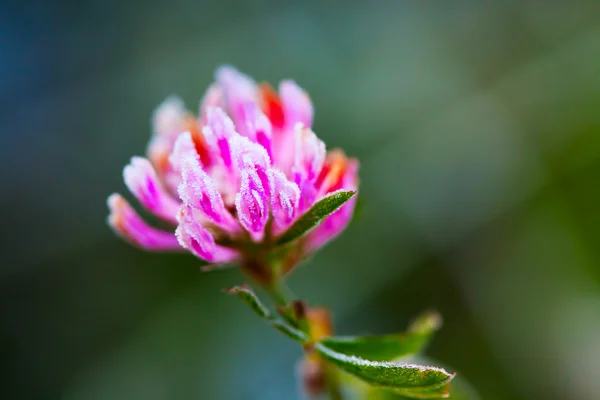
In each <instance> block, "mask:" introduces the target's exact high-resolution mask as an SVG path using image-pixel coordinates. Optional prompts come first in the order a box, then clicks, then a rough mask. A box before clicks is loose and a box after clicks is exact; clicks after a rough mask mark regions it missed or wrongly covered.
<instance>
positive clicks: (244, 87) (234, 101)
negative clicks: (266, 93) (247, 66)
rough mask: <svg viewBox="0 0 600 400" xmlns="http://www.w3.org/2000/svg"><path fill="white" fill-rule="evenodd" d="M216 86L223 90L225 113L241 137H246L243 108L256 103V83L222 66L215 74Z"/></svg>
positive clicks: (231, 68) (232, 69)
mask: <svg viewBox="0 0 600 400" xmlns="http://www.w3.org/2000/svg"><path fill="white" fill-rule="evenodd" d="M215 75H216V80H217V84H218V85H219V86H220V87H221V88H223V92H224V95H225V102H226V105H227V111H228V112H229V115H231V118H232V119H233V121H234V122H235V126H236V128H237V129H238V132H240V133H241V134H242V135H246V124H245V111H244V107H245V106H246V104H248V103H256V102H257V100H258V90H257V87H256V83H254V81H253V80H252V79H250V78H249V77H248V76H246V75H244V74H242V73H241V72H239V71H238V70H236V69H235V68H233V67H231V66H223V67H220V68H219V69H217V72H216V74H215Z"/></svg>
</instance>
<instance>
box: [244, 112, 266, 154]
mask: <svg viewBox="0 0 600 400" xmlns="http://www.w3.org/2000/svg"><path fill="white" fill-rule="evenodd" d="M245 119H246V130H247V137H248V138H250V140H252V141H254V142H256V143H258V144H259V145H261V146H262V147H264V149H265V150H266V151H267V154H268V155H269V157H270V158H272V153H271V137H272V131H273V128H272V126H271V121H269V119H268V118H267V116H266V115H265V114H263V112H262V111H261V110H260V108H259V107H258V106H257V105H256V104H254V103H249V104H247V105H246V107H245Z"/></svg>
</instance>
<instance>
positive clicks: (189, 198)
mask: <svg viewBox="0 0 600 400" xmlns="http://www.w3.org/2000/svg"><path fill="white" fill-rule="evenodd" d="M181 178H182V180H181V184H180V185H179V197H180V198H181V200H182V201H183V203H184V204H185V205H187V206H189V207H191V208H193V209H197V210H201V211H202V212H203V213H204V215H205V216H206V217H207V218H208V219H209V220H210V221H211V222H213V223H214V224H215V225H217V226H219V227H220V228H222V229H224V230H226V231H228V232H235V231H236V230H237V224H236V223H235V220H234V219H233V217H232V216H231V214H230V213H229V211H227V210H226V209H225V204H224V203H223V198H222V197H221V194H220V193H219V191H218V190H217V188H216V186H215V185H214V183H213V180H212V178H211V177H210V176H209V175H208V174H207V173H206V172H204V170H203V169H202V167H201V166H200V163H199V162H198V160H197V159H196V158H194V157H184V159H183V160H182V161H181Z"/></svg>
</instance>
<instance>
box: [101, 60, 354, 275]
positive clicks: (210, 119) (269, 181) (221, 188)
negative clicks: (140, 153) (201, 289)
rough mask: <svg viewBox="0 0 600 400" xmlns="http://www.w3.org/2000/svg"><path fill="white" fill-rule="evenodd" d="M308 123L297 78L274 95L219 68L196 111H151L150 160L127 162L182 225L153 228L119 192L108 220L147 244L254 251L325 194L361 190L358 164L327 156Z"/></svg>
mask: <svg viewBox="0 0 600 400" xmlns="http://www.w3.org/2000/svg"><path fill="white" fill-rule="evenodd" d="M312 120H313V107H312V103H311V101H310V98H309V97H308V95H307V93H306V92H305V91H304V90H303V89H301V88H300V87H299V86H298V85H296V84H295V83H294V82H292V81H284V82H282V83H281V85H280V87H279V93H277V92H276V91H275V90H273V89H272V88H271V87H270V86H267V85H260V86H257V85H256V84H255V82H254V81H253V80H252V79H251V78H249V77H247V76H245V75H243V74H241V73H240V72H238V71H237V70H235V69H234V68H232V67H221V68H219V69H218V70H217V73H216V83H215V84H213V85H212V86H211V87H210V88H209V90H208V92H207V94H206V95H205V97H204V100H203V102H202V105H201V109H200V116H199V118H194V117H192V116H191V115H190V114H189V113H188V112H187V111H186V110H185V109H184V108H183V104H182V103H181V101H179V100H177V99H174V98H171V99H168V100H167V101H166V102H165V103H163V104H162V105H161V106H160V107H159V108H158V110H157V111H156V112H155V115H154V135H153V137H152V140H151V142H150V145H149V148H148V159H145V158H141V157H134V158H133V159H132V162H131V164H130V165H128V166H127V167H125V171H124V177H125V182H126V184H127V186H128V188H129V190H130V191H131V192H132V193H133V194H134V196H135V197H136V198H137V199H138V201H139V202H140V203H141V204H142V205H143V206H144V207H145V208H146V209H148V211H150V212H151V213H152V214H154V215H155V216H156V217H158V218H160V219H162V220H164V221H166V222H167V223H171V224H173V226H174V227H175V226H176V228H177V229H176V232H175V233H171V232H168V231H161V230H158V229H156V228H152V227H151V226H149V225H147V224H146V223H144V222H143V221H142V220H141V218H140V217H139V216H138V215H137V214H136V213H135V212H134V211H133V209H131V207H130V206H129V205H127V203H126V202H125V200H124V199H123V198H122V197H120V196H118V195H113V196H112V197H111V199H112V200H111V204H112V205H111V212H112V213H111V216H110V217H109V223H110V224H111V226H112V227H113V228H114V229H115V230H116V231H117V232H118V233H119V234H120V235H121V236H123V237H124V238H126V239H127V240H129V241H130V242H132V243H134V244H136V245H138V246H141V247H143V248H146V249H150V250H153V249H154V250H165V249H172V248H174V247H175V246H173V244H174V242H175V241H177V242H178V243H179V245H181V247H183V248H185V249H187V250H189V251H190V252H192V253H193V254H194V255H196V256H198V257H200V258H202V259H204V260H206V261H208V262H211V263H224V262H230V261H234V260H240V261H242V262H244V261H246V262H248V259H249V257H250V258H252V257H254V258H256V257H255V256H256V254H257V253H258V254H262V253H261V250H260V249H271V248H272V246H273V243H275V242H276V239H277V237H278V236H279V235H281V234H282V233H284V232H285V231H286V230H287V229H288V228H289V227H290V226H291V225H292V224H293V223H294V222H295V221H297V220H298V218H299V217H300V216H301V215H302V214H303V213H305V212H306V211H308V210H309V209H310V208H311V207H312V206H313V205H314V204H315V202H317V201H318V200H320V199H321V198H322V197H323V196H326V195H328V194H330V193H332V192H335V191H338V190H357V186H358V177H357V173H358V162H357V161H356V160H354V159H348V158H347V157H346V156H345V155H344V153H343V152H342V151H340V150H333V151H330V152H328V153H327V152H326V150H325V144H324V143H323V142H322V141H321V140H320V139H319V138H318V137H317V136H316V135H315V133H314V132H313V131H312V129H311V125H312ZM115 199H117V200H115ZM117 203H118V204H117ZM354 203H355V201H354V199H351V200H350V201H348V202H347V203H346V204H344V205H343V206H342V207H341V208H340V209H339V210H337V211H336V212H334V213H333V214H331V215H330V216H328V217H327V218H326V219H325V220H324V221H323V222H322V224H321V225H319V226H318V227H317V228H315V229H314V230H312V231H311V232H310V233H308V234H307V235H305V236H304V237H302V238H300V239H298V240H297V241H296V242H295V243H297V245H295V246H294V247H295V249H296V250H297V251H296V252H294V253H295V256H294V257H296V256H297V254H298V251H300V253H307V252H312V251H314V250H316V249H317V248H319V247H321V246H323V245H324V244H325V243H326V242H328V241H329V240H331V239H332V238H334V237H335V236H337V235H338V234H339V233H340V232H341V231H342V230H343V229H344V227H345V226H346V225H347V224H348V222H349V220H350V219H351V217H352V213H353V210H354ZM257 249H258V250H257ZM255 261H256V260H255V259H253V260H252V261H251V262H255Z"/></svg>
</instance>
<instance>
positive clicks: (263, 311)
mask: <svg viewBox="0 0 600 400" xmlns="http://www.w3.org/2000/svg"><path fill="white" fill-rule="evenodd" d="M224 291H225V292H226V293H230V294H235V295H237V296H238V297H239V298H240V299H241V300H242V301H243V302H244V303H246V304H247V305H248V307H250V309H251V310H252V311H254V312H255V313H257V314H258V316H259V317H261V318H266V319H271V318H272V316H271V313H270V312H269V309H268V308H267V307H265V306H264V305H263V304H262V303H261V302H260V300H259V299H258V297H257V296H256V295H255V294H254V292H253V291H252V290H251V289H250V288H248V287H246V286H235V287H232V288H231V289H225V290H224Z"/></svg>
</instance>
